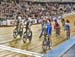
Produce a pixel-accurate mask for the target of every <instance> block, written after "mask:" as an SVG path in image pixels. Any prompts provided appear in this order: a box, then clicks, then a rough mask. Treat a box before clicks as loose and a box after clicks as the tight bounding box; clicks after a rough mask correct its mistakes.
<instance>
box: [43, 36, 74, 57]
mask: <svg viewBox="0 0 75 57" xmlns="http://www.w3.org/2000/svg"><path fill="white" fill-rule="evenodd" d="M74 44H75V36H73V37H71V39H69V40H67V41H66V42H64V43H62V44H61V45H59V46H57V47H56V48H55V49H53V50H51V51H50V52H49V53H48V54H46V55H44V57H61V56H62V55H63V54H64V53H65V52H67V51H68V50H69V49H70V48H71V47H72V46H73V45H74Z"/></svg>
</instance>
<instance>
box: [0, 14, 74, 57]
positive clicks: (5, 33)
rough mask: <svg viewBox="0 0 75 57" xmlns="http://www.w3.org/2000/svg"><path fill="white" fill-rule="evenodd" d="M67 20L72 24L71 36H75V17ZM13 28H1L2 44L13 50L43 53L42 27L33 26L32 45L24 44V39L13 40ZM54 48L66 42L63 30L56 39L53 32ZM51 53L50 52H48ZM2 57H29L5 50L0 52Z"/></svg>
mask: <svg viewBox="0 0 75 57" xmlns="http://www.w3.org/2000/svg"><path fill="white" fill-rule="evenodd" d="M65 19H68V20H70V23H71V27H72V30H71V36H72V35H74V34H75V31H74V29H75V27H74V20H75V15H71V16H68V17H65ZM13 29H14V28H13V27H1V28H0V44H3V45H7V46H10V47H13V48H19V49H23V50H27V51H32V52H36V53H43V52H42V46H41V44H42V40H43V37H42V38H41V39H39V35H40V32H41V31H40V30H41V25H33V26H32V31H33V39H32V42H31V43H28V42H27V43H23V41H22V39H18V40H13V36H12V31H13ZM51 39H52V43H53V44H52V47H53V49H54V48H55V47H56V46H57V45H59V44H61V43H62V42H64V41H66V36H65V32H64V30H63V29H62V32H61V36H60V37H58V38H56V36H55V33H54V32H53V34H52V37H51ZM48 51H50V50H48ZM0 57H27V56H26V55H23V54H18V53H14V52H10V51H5V50H0ZM29 57H30V56H29Z"/></svg>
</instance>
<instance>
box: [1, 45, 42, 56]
mask: <svg viewBox="0 0 75 57" xmlns="http://www.w3.org/2000/svg"><path fill="white" fill-rule="evenodd" d="M0 49H4V50H7V51H11V52H17V53H21V54H25V55H29V56H34V57H42V56H43V54H39V53H35V52H30V51H26V50H21V49H17V48H12V47H9V46H5V45H0Z"/></svg>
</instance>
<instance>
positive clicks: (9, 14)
mask: <svg viewBox="0 0 75 57" xmlns="http://www.w3.org/2000/svg"><path fill="white" fill-rule="evenodd" d="M74 8H75V5H74V4H72V3H67V4H63V3H45V2H44V3H38V2H35V3H34V2H26V1H21V2H19V3H16V2H14V1H10V2H7V1H2V2H1V3H0V18H5V19H6V18H8V19H15V18H16V16H21V17H22V18H24V19H25V18H28V17H30V18H31V19H41V18H42V17H43V16H47V17H50V16H56V15H62V14H64V13H68V12H71V11H73V10H74Z"/></svg>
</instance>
